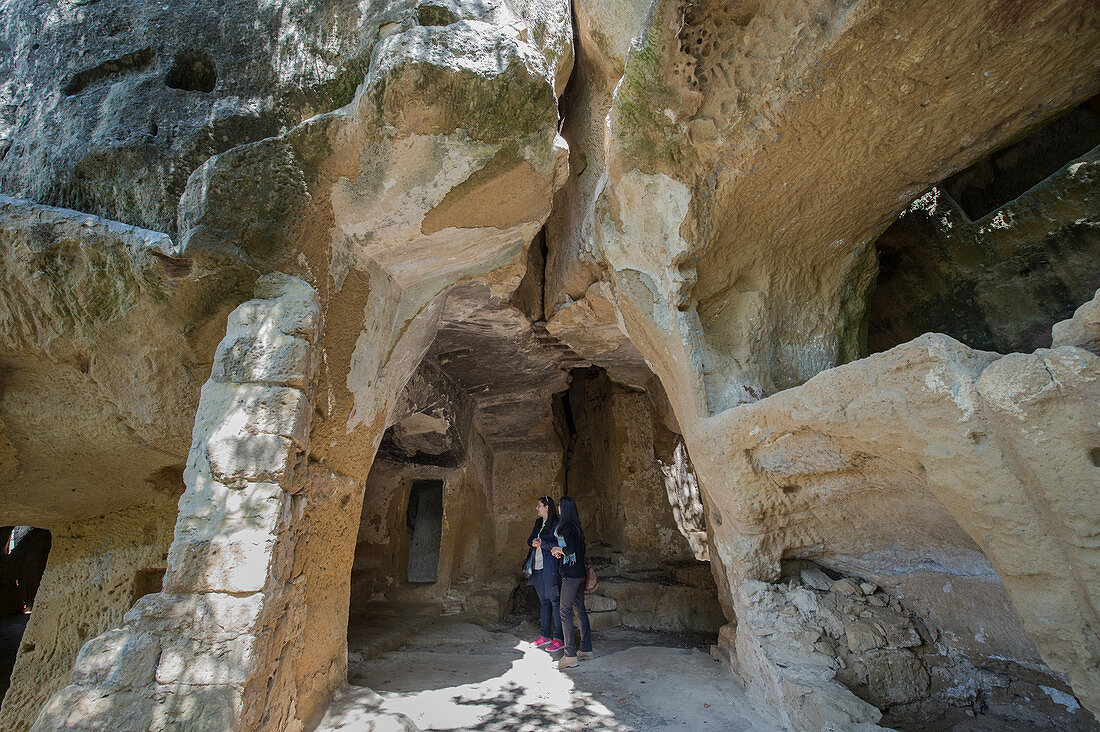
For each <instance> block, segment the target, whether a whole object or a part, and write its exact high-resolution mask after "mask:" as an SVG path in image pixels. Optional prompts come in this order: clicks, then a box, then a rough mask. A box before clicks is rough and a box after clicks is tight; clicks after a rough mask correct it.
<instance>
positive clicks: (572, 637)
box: [550, 496, 592, 669]
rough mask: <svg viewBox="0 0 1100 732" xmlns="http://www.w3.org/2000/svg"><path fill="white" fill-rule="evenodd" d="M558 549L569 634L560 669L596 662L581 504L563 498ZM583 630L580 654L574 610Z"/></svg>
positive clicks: (563, 621)
mask: <svg viewBox="0 0 1100 732" xmlns="http://www.w3.org/2000/svg"><path fill="white" fill-rule="evenodd" d="M554 534H555V538H556V539H557V541H556V542H555V545H554V548H553V549H551V550H550V551H551V552H552V553H553V554H554V556H555V557H557V558H558V559H559V560H560V561H561V598H560V606H561V625H562V629H563V630H564V631H565V656H564V657H563V658H562V659H561V661H559V662H558V668H559V669H562V668H569V667H570V666H576V665H577V661H578V659H579V660H587V659H589V658H592V628H591V627H590V626H589V625H588V611H587V610H585V608H584V581H585V571H586V570H587V568H588V565H587V564H585V561H584V531H582V530H581V521H580V517H579V516H578V515H577V502H576V501H574V500H573V499H572V498H570V497H569V496H562V499H561V518H560V519H559V520H558V526H557V530H556V531H555V532H554ZM574 608H576V611H577V620H578V621H579V622H580V626H581V643H580V646H581V647H580V651H579V652H578V650H577V636H576V633H575V632H574V631H573V609H574Z"/></svg>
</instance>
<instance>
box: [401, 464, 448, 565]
mask: <svg viewBox="0 0 1100 732" xmlns="http://www.w3.org/2000/svg"><path fill="white" fill-rule="evenodd" d="M405 519H406V521H407V525H408V528H409V579H408V581H409V582H427V583H432V582H435V581H436V578H437V575H438V573H439V541H440V538H441V537H442V535H443V481H442V480H416V481H413V484H412V490H410V491H409V508H408V510H407V511H406V512H405Z"/></svg>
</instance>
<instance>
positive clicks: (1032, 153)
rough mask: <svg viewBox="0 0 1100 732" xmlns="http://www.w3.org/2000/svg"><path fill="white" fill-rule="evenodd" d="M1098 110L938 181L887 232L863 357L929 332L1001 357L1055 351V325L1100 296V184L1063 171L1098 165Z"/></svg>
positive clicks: (1055, 124) (1076, 114) (1087, 109)
mask: <svg viewBox="0 0 1100 732" xmlns="http://www.w3.org/2000/svg"><path fill="white" fill-rule="evenodd" d="M1098 113H1100V99H1098V98H1097V97H1093V98H1092V99H1090V100H1088V101H1086V102H1085V103H1084V104H1081V105H1079V106H1077V107H1075V108H1073V109H1071V110H1070V111H1069V112H1068V113H1066V114H1064V115H1062V116H1061V117H1059V118H1058V119H1056V120H1054V121H1052V122H1051V123H1050V124H1048V125H1046V126H1045V127H1042V128H1041V129H1039V130H1036V131H1035V132H1033V133H1032V134H1031V135H1030V136H1029V137H1027V138H1025V139H1023V140H1020V141H1018V142H1016V143H1015V144H1013V145H1010V146H1009V147H1007V148H1004V149H1003V150H1001V151H999V152H997V153H994V154H993V155H991V156H989V157H988V158H986V159H984V160H982V161H980V162H979V163H977V164H976V165H974V166H972V167H971V168H969V169H967V170H964V171H962V172H961V173H958V174H957V175H955V176H953V177H952V178H949V179H948V180H946V181H944V182H943V183H942V184H940V185H939V186H937V187H936V188H934V189H932V191H930V192H929V193H928V194H926V195H925V196H923V197H922V198H920V199H918V201H917V202H915V203H914V205H913V206H912V207H910V208H909V209H908V210H906V211H905V212H903V213H902V214H901V216H900V217H899V218H898V220H897V221H896V222H894V224H893V225H891V226H890V228H889V229H887V230H886V231H885V232H883V234H882V235H881V236H880V237H879V239H878V241H877V242H876V243H875V247H876V252H877V255H878V263H879V274H878V280H877V283H876V287H875V292H874V294H873V295H872V297H871V299H870V302H869V305H868V310H867V325H868V327H867V351H868V353H878V352H881V351H885V350H887V349H890V348H892V347H894V346H896V345H898V344H900V343H905V342H907V341H910V340H912V339H913V338H916V337H918V336H920V335H921V334H923V333H929V332H931V333H945V334H947V335H949V336H952V337H953V338H956V339H958V340H960V341H962V342H963V343H966V344H967V345H969V346H971V347H973V348H977V349H980V350H986V351H996V352H999V353H1009V352H1014V351H1018V352H1030V351H1033V350H1034V349H1036V348H1045V347H1049V346H1050V344H1051V336H1050V328H1051V326H1052V325H1053V324H1054V323H1057V322H1058V321H1060V320H1064V319H1066V318H1069V317H1071V316H1072V315H1073V311H1074V310H1075V309H1076V308H1077V307H1078V306H1080V305H1081V303H1083V302H1085V301H1087V300H1089V299H1091V298H1092V296H1093V293H1094V292H1095V291H1096V289H1097V288H1100V226H1098V224H1100V211H1098V210H1097V206H1096V200H1097V198H1098V197H1100V187H1098V186H1097V183H1096V182H1095V180H1094V176H1089V175H1070V174H1068V173H1061V174H1059V171H1061V170H1062V169H1063V168H1065V166H1067V165H1068V164H1069V163H1071V162H1073V161H1074V160H1078V159H1081V158H1086V156H1095V153H1094V152H1093V151H1094V150H1096V149H1097V148H1098V146H1100V114H1098ZM1088 159H1091V158H1088ZM1090 164H1093V163H1090ZM1025 193H1026V196H1025V195H1024V194H1025ZM995 212H1003V215H1000V214H998V216H997V217H994V213H995Z"/></svg>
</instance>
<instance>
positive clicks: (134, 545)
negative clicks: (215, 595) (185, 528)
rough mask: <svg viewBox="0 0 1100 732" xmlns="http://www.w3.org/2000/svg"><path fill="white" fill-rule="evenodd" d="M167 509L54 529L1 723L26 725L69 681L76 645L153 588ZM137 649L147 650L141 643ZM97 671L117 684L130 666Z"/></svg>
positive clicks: (149, 508)
mask: <svg viewBox="0 0 1100 732" xmlns="http://www.w3.org/2000/svg"><path fill="white" fill-rule="evenodd" d="M173 514H174V511H173V506H172V504H171V503H170V502H169V501H167V500H164V501H162V503H161V504H160V505H157V504H151V505H144V506H136V507H132V508H129V509H124V510H122V511H116V512H112V513H108V514H107V515H105V516H102V517H99V518H96V519H93V520H91V521H81V522H72V523H68V524H62V525H58V526H55V527H54V528H53V531H52V545H51V548H50V556H49V563H48V565H47V567H46V572H45V574H44V575H43V577H42V584H41V585H40V586H39V588H38V593H37V596H36V597H35V598H34V606H33V612H32V613H31V618H30V622H29V623H28V624H27V629H26V630H25V631H24V633H23V640H22V642H21V644H20V653H19V656H18V659H17V661H16V665H15V669H14V672H13V673H12V686H11V689H10V690H9V692H8V693H7V695H5V697H4V703H3V707H0V727H3V728H4V729H13V730H15V729H28V728H29V727H30V726H31V724H32V723H33V722H34V719H35V717H36V716H37V715H38V712H39V710H40V709H41V708H42V706H43V705H44V704H45V703H46V701H47V700H49V698H50V696H51V695H52V694H54V693H55V692H57V691H58V690H59V689H61V688H63V687H64V686H65V685H66V684H67V683H69V681H70V680H71V678H72V672H73V664H74V662H75V661H76V660H77V654H78V652H79V651H80V650H81V646H83V645H84V643H85V642H87V641H89V640H91V639H92V638H93V637H95V636H98V635H99V634H101V633H104V632H105V631H109V630H110V629H111V628H117V627H118V626H119V625H121V623H122V618H123V615H125V613H126V611H127V610H129V609H130V606H131V605H133V603H134V602H135V601H137V600H138V599H140V598H141V597H142V596H143V595H144V594H145V593H148V592H155V591H157V590H158V589H159V588H160V582H161V578H162V577H163V576H164V567H165V556H166V554H167V552H168V544H169V543H170V542H171V537H172V522H173ZM131 650H135V649H131ZM141 652H142V653H148V648H147V646H143V647H142V651H141ZM146 660H148V659H146ZM151 664H152V665H151V666H150V667H152V666H155V664H156V659H155V658H154V659H152V662H151ZM146 665H149V664H146ZM99 673H101V674H103V675H113V676H112V678H113V682H112V683H115V682H118V683H122V682H121V679H122V677H121V676H120V674H126V673H129V671H127V670H123V669H117V670H116V669H113V668H103V669H100V671H99Z"/></svg>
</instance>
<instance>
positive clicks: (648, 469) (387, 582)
mask: <svg viewBox="0 0 1100 732" xmlns="http://www.w3.org/2000/svg"><path fill="white" fill-rule="evenodd" d="M537 243H538V242H537V241H536V244H537ZM531 249H532V252H533V253H534V254H535V255H536V259H537V257H541V256H543V255H542V253H541V250H540V249H539V247H538V246H532V248H531ZM530 271H541V264H540V262H539V261H535V262H534V263H533V269H529V272H530ZM525 282H527V281H526V279H525ZM536 285H537V283H536ZM536 285H532V284H531V283H530V282H527V284H526V285H521V286H520V288H519V289H518V290H517V291H516V295H515V297H514V298H513V301H501V300H500V299H499V298H498V297H496V296H495V295H493V293H492V292H490V290H489V289H488V288H487V287H486V286H485V285H484V284H482V283H478V282H470V283H461V284H459V285H457V286H455V287H454V288H453V289H452V290H451V291H450V293H449V295H448V298H447V301H446V303H445V305H444V308H443V312H442V314H441V316H440V321H439V325H438V328H437V331H436V335H435V339H434V342H433V343H432V344H431V345H430V347H429V348H428V349H427V351H426V353H425V355H424V356H423V358H422V360H421V362H420V363H419V365H418V367H417V368H416V370H415V372H414V373H413V374H412V376H411V378H410V379H409V380H408V382H407V383H406V385H405V386H404V387H403V389H402V392H401V394H400V395H399V396H398V398H397V400H396V403H395V406H394V408H393V411H392V413H391V414H390V418H389V424H388V426H387V429H386V431H385V433H384V435H383V437H382V439H381V440H380V443H379V447H378V450H377V454H376V456H375V459H374V462H373V463H372V465H371V468H370V471H369V474H368V476H367V479H366V486H365V490H364V500H363V506H362V513H361V515H360V523H359V530H358V535H357V539H356V548H355V555H354V558H353V562H352V577H351V589H350V598H349V627H348V681H349V682H350V684H351V685H352V688H355V687H356V686H357V685H362V686H363V687H367V688H370V689H373V690H375V691H377V692H381V693H382V694H383V696H384V697H385V699H386V705H387V706H388V705H390V704H391V702H392V704H393V708H394V709H401V710H403V711H404V710H411V716H413V717H414V720H415V721H417V723H418V724H419V725H420V726H422V727H428V728H430V727H432V725H434V724H435V723H436V721H438V720H435V721H433V720H432V719H429V718H426V717H423V716H422V715H423V714H426V713H427V712H426V711H425V707H426V706H430V705H426V704H425V702H426V701H428V699H427V697H426V696H425V695H428V694H430V693H434V694H436V695H437V696H438V695H439V694H440V689H441V687H448V693H450V690H449V687H452V686H453V687H455V689H454V693H453V694H451V696H452V697H462V696H463V695H465V697H466V698H467V699H468V702H469V705H476V706H479V709H480V710H481V711H477V713H476V714H475V713H474V710H473V709H472V707H471V708H463V707H462V705H459V706H457V707H455V708H453V709H450V707H448V709H450V713H453V718H454V719H459V718H462V719H466V721H467V722H468V724H463V725H460V726H465V727H469V728H489V727H491V726H492V725H500V726H499V727H493V728H502V729H503V728H510V727H509V726H508V725H522V724H523V720H524V719H525V718H526V717H525V716H524V715H527V714H534V713H535V712H536V710H535V709H533V708H532V709H527V706H528V701H529V700H528V699H527V697H528V696H530V698H531V699H535V697H537V691H538V690H537V687H538V686H539V685H540V684H542V683H544V681H545V677H546V674H548V673H549V674H552V675H554V677H555V678H556V679H558V681H555V682H554V683H558V684H560V685H562V694H563V695H562V697H561V699H560V701H561V703H562V704H563V705H565V706H564V707H563V710H564V709H567V708H570V707H572V705H573V704H574V703H575V702H577V698H576V697H575V696H572V695H573V694H574V693H575V692H576V690H577V688H579V687H574V686H573V685H572V682H570V681H569V679H570V678H571V677H569V676H566V675H564V674H563V675H560V676H559V675H557V673H556V670H555V669H554V668H553V663H554V662H556V660H557V659H556V658H553V657H551V656H550V655H549V654H547V653H546V651H544V650H542V649H538V648H535V647H534V646H533V643H532V641H533V640H534V639H535V638H536V636H538V635H539V634H540V631H541V629H540V627H539V606H540V603H539V601H538V598H537V596H536V594H535V592H534V588H533V587H532V586H530V585H528V584H527V582H526V580H525V579H524V578H523V576H522V574H521V567H522V565H523V563H524V559H525V558H526V556H527V552H528V544H527V540H528V536H529V534H530V532H531V530H532V527H533V525H534V522H535V520H536V512H535V506H536V502H537V500H538V499H539V497H541V496H551V497H552V498H553V499H554V500H555V501H559V500H560V498H561V497H562V496H563V495H569V496H571V497H573V498H574V499H575V500H576V501H577V504H578V508H579V512H580V516H581V519H582V523H583V530H584V532H585V537H586V545H587V556H588V560H589V563H590V564H591V565H592V566H593V567H594V568H595V569H596V571H597V573H598V574H599V576H600V588H599V590H598V591H597V592H595V593H593V594H591V595H589V596H588V597H586V603H585V604H586V606H587V609H588V614H589V618H590V621H591V624H592V629H593V644H594V647H595V650H596V655H597V659H598V658H600V657H602V656H603V655H604V654H606V655H608V656H612V655H615V654H617V653H620V652H622V653H625V652H626V651H628V650H629V649H630V648H633V647H635V646H648V647H650V648H651V650H652V653H653V654H656V655H655V656H654V658H656V657H657V656H660V657H661V658H662V659H665V660H667V661H668V663H669V664H671V665H675V663H677V662H676V661H674V660H673V659H674V658H677V657H678V656H677V654H683V653H687V654H689V655H690V656H691V659H692V660H691V663H694V664H698V668H697V670H700V673H707V674H709V673H711V672H712V671H714V672H715V673H718V672H720V673H721V674H722V675H723V678H731V677H730V676H729V673H728V671H725V670H724V669H722V668H721V667H717V669H715V666H716V665H715V664H714V661H713V659H712V658H711V657H710V655H709V654H707V653H705V650H706V649H709V646H710V644H711V643H713V642H714V641H715V640H716V635H717V632H718V629H719V627H720V626H722V625H724V624H725V623H726V618H725V616H724V615H723V611H722V608H721V606H720V604H719V600H718V590H717V587H716V584H715V580H714V578H713V576H712V575H711V570H710V564H709V561H708V555H707V552H708V547H707V545H708V541H707V535H706V526H705V517H704V510H703V504H702V498H701V496H700V491H699V486H698V481H697V480H696V479H695V475H694V471H693V469H692V467H691V461H690V457H689V456H688V455H687V450H686V447H685V445H684V442H683V438H682V437H681V436H680V434H679V428H678V425H677V424H676V422H675V419H674V417H673V416H672V410H671V408H670V407H669V405H668V402H667V397H666V396H665V395H664V392H663V389H662V388H661V385H660V383H659V381H658V380H657V379H656V377H654V376H653V375H652V373H650V372H649V370H648V368H647V367H646V366H645V363H644V360H643V359H642V358H641V356H640V355H638V354H636V355H635V356H634V360H633V361H632V362H630V363H625V359H624V360H623V361H621V362H619V363H612V364H607V365H599V366H598V365H596V364H594V363H593V362H591V361H589V360H588V359H586V358H584V357H582V356H581V355H579V354H578V353H576V352H575V351H574V350H573V349H572V348H570V347H569V346H568V345H567V344H566V343H565V342H564V341H562V340H560V339H559V338H558V337H557V336H555V335H554V333H552V332H550V330H548V328H547V324H546V323H545V321H543V320H542V319H541V318H542V310H541V308H540V307H536V306H535V305H533V304H532V303H531V302H526V304H522V303H517V302H516V301H515V300H516V298H520V299H525V300H532V301H533V300H535V299H538V297H537V296H538V295H539V293H540V292H541V290H540V288H539V287H538V286H536ZM521 305H522V306H521ZM623 351H624V352H625V351H626V349H625V347H624V349H623ZM482 649H484V650H482ZM428 654H431V655H428ZM637 654H638V652H636V653H634V654H633V657H632V660H631V657H630V656H631V654H626V655H623V656H616V658H617V659H618V660H617V661H615V662H614V663H621V664H622V667H621V668H616V669H615V673H618V671H625V668H627V667H628V666H636V665H637ZM666 656H667V658H666ZM680 660H681V661H682V660H683V659H680ZM663 662H664V661H661V663H663ZM614 663H613V664H612V665H614ZM655 663H656V662H655ZM657 665H660V663H657ZM671 665H670V668H671ZM586 667H587V668H592V667H593V666H591V665H586ZM437 672H438V673H437ZM671 676H675V674H670V677H671ZM690 676H691V672H687V673H686V674H685V676H684V678H688V677H690ZM460 687H461V688H460ZM472 687H477V688H476V689H474V688H472ZM567 687H568V688H567ZM637 691H638V692H639V693H641V692H645V691H647V687H639V688H638V690H637ZM657 691H658V695H659V690H657ZM364 693H365V692H364ZM669 693H670V694H673V695H677V694H679V692H671V691H670V692H669ZM684 693H688V692H684ZM474 697H476V698H474ZM685 698H687V697H685ZM667 702H668V700H667V699H663V698H659V699H657V701H656V702H655V705H661V704H665V703H667ZM402 705H405V706H404V707H403V706H402ZM700 706H701V705H700ZM587 713H588V712H587V711H586V712H585V714H587ZM563 714H566V716H567V717H568V712H566V711H563ZM416 715H421V716H416ZM584 719H585V720H588V721H593V720H594V719H595V718H592V719H589V718H588V717H585V718H584ZM574 721H577V723H578V724H580V725H581V727H583V720H580V718H579V717H578V719H577V720H574ZM450 723H451V724H452V725H453V724H454V722H450ZM479 725H480V727H479ZM597 726H598V725H597Z"/></svg>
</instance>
